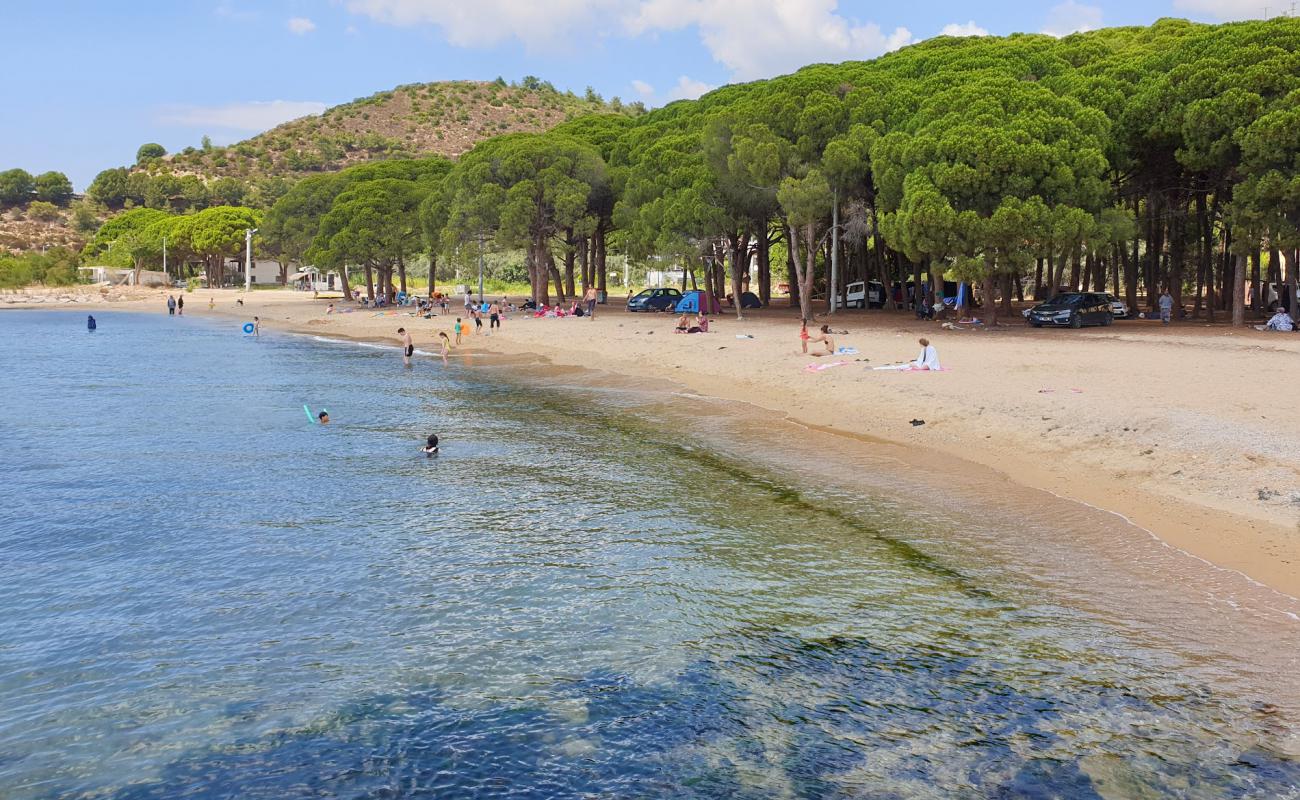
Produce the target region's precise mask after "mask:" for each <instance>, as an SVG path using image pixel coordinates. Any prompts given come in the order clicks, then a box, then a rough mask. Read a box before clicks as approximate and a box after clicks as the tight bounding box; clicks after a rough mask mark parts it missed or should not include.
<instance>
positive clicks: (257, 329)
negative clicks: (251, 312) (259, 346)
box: [253, 317, 262, 336]
mask: <svg viewBox="0 0 1300 800" xmlns="http://www.w3.org/2000/svg"><path fill="white" fill-rule="evenodd" d="M253 335H254V336H261V335H262V320H260V319H258V318H257V317H253Z"/></svg>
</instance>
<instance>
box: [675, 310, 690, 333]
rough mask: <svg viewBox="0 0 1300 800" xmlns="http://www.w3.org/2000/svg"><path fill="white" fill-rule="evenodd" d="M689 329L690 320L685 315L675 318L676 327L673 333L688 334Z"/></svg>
mask: <svg viewBox="0 0 1300 800" xmlns="http://www.w3.org/2000/svg"><path fill="white" fill-rule="evenodd" d="M690 329H691V320H690V318H689V317H687V316H686V315H685V314H682V315H681V316H680V317H678V318H677V327H676V329H675V330H674V333H688V332H689V331H690Z"/></svg>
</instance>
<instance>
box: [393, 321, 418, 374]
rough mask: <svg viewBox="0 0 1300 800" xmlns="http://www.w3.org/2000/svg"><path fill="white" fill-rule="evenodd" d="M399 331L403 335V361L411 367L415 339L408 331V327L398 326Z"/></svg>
mask: <svg viewBox="0 0 1300 800" xmlns="http://www.w3.org/2000/svg"><path fill="white" fill-rule="evenodd" d="M397 333H398V334H399V335H400V336H401V337H402V363H403V364H405V365H406V366H408V367H409V366H411V356H413V355H415V340H414V339H412V338H411V334H409V333H407V332H406V328H398V329H397Z"/></svg>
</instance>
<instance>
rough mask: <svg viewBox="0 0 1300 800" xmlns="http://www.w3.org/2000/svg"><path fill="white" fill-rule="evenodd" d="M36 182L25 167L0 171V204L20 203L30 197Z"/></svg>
mask: <svg viewBox="0 0 1300 800" xmlns="http://www.w3.org/2000/svg"><path fill="white" fill-rule="evenodd" d="M34 191H36V182H35V180H34V179H33V178H32V174H31V173H30V172H28V171H27V170H25V169H17V168H15V169H7V170H5V171H4V172H0V204H6V205H22V204H24V203H26V202H27V201H28V200H31V199H32V193H33V192H34Z"/></svg>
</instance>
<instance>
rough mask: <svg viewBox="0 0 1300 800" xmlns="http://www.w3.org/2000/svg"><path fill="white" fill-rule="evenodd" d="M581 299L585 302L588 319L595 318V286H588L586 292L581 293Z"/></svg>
mask: <svg viewBox="0 0 1300 800" xmlns="http://www.w3.org/2000/svg"><path fill="white" fill-rule="evenodd" d="M582 299H583V301H584V302H586V304H587V317H588V318H590V319H595V318H596V287H595V286H588V287H587V291H586V293H584V294H583V295H582Z"/></svg>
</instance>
